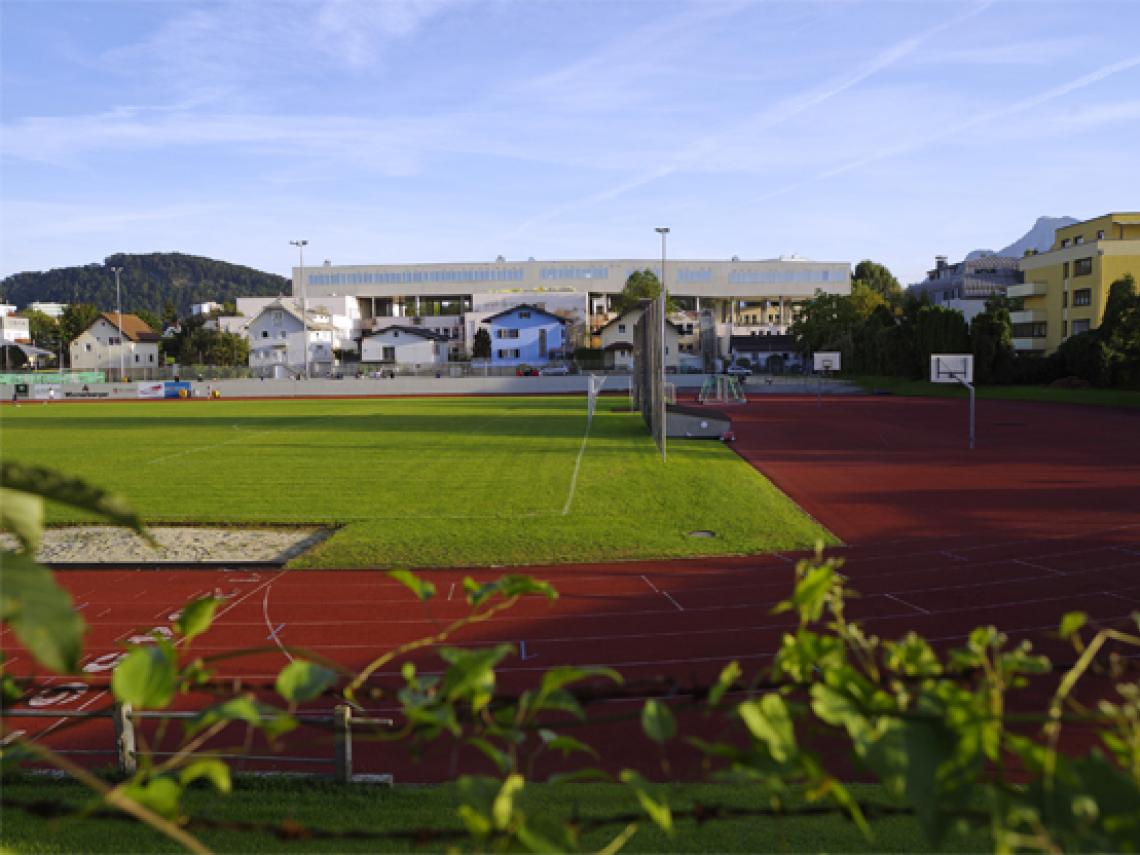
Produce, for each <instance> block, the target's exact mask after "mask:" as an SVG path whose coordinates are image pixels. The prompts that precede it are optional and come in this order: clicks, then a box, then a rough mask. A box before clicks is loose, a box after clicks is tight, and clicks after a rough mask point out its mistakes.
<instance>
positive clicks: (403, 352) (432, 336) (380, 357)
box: [360, 324, 450, 366]
mask: <svg viewBox="0 0 1140 855" xmlns="http://www.w3.org/2000/svg"><path fill="white" fill-rule="evenodd" d="M449 341H450V337H449V336H446V335H441V334H439V333H437V332H434V331H432V330H429V329H425V328H423V327H412V326H400V325H396V324H393V325H392V326H388V327H385V328H384V329H382V330H378V331H377V332H375V333H373V334H372V335H368V336H365V337H364V339H363V341H362V342H361V345H360V349H361V353H360V361H361V362H367V363H379V364H383V365H391V366H395V365H414V366H437V365H444V364H446V363H447V351H448V347H449V344H448V343H449Z"/></svg>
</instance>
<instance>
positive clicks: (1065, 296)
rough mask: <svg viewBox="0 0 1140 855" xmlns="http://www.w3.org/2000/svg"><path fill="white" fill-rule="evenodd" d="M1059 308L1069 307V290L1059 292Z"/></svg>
mask: <svg viewBox="0 0 1140 855" xmlns="http://www.w3.org/2000/svg"><path fill="white" fill-rule="evenodd" d="M1061 308H1062V309H1067V308H1069V292H1068V291H1062V292H1061Z"/></svg>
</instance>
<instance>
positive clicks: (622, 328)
mask: <svg viewBox="0 0 1140 855" xmlns="http://www.w3.org/2000/svg"><path fill="white" fill-rule="evenodd" d="M618 332H619V333H623V332H625V324H618Z"/></svg>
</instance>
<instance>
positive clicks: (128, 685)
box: [111, 641, 177, 710]
mask: <svg viewBox="0 0 1140 855" xmlns="http://www.w3.org/2000/svg"><path fill="white" fill-rule="evenodd" d="M176 680H177V669H176V667H175V656H174V649H173V648H172V647H171V646H170V645H169V644H168V643H165V642H163V641H159V642H157V643H155V644H147V645H143V646H142V647H136V648H135V649H134V650H132V651H131V652H130V653H128V654H127V655H126V657H125V658H124V659H123V661H122V662H120V663H119V664H118V665H117V666H115V673H114V674H113V675H112V677H111V691H112V692H113V693H114V695H115V700H117V701H118V702H119V703H123V704H130V705H131V706H133V707H134V708H135V709H137V710H145V709H163V708H165V707H167V706H169V705H170V702H171V700H172V699H173V698H174V689H175V685H176Z"/></svg>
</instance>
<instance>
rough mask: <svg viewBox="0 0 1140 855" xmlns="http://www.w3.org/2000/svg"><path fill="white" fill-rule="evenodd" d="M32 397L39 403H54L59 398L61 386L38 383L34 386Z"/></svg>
mask: <svg viewBox="0 0 1140 855" xmlns="http://www.w3.org/2000/svg"><path fill="white" fill-rule="evenodd" d="M32 395H33V397H35V399H36V400H37V401H54V400H55V399H56V398H58V397H59V384H58V383H36V384H35V385H34V386H32Z"/></svg>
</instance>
